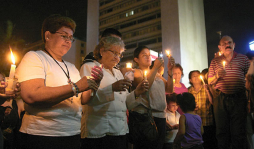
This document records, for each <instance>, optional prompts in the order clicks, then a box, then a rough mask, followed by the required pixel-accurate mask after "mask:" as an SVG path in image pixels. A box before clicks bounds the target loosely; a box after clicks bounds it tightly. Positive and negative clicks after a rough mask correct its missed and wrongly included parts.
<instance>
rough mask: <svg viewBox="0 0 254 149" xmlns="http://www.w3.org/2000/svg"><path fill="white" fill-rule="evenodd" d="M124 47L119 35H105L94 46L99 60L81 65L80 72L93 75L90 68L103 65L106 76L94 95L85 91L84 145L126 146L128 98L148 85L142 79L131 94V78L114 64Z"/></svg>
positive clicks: (108, 148)
mask: <svg viewBox="0 0 254 149" xmlns="http://www.w3.org/2000/svg"><path fill="white" fill-rule="evenodd" d="M123 51H124V43H123V41H122V40H121V39H120V38H118V37H112V36H108V37H104V38H102V39H101V40H100V42H99V44H98V45H97V46H96V48H95V50H94V58H95V59H96V61H93V62H88V63H85V64H84V65H82V67H81V70H80V73H81V76H91V73H90V72H91V68H92V67H94V66H95V65H97V66H99V65H102V66H103V68H102V70H103V78H102V80H101V83H100V86H99V89H98V90H97V92H94V93H93V95H91V91H86V93H87V99H86V100H82V104H86V105H84V107H83V115H82V120H81V138H82V139H81V148H82V149H87V148H93V149H102V148H103V149H112V148H114V149H125V148H126V146H127V140H126V133H128V125H127V116H126V110H127V107H126V100H129V99H135V96H136V97H138V96H139V95H140V94H142V93H143V92H145V91H146V90H147V89H148V82H147V81H143V82H142V83H140V84H139V85H138V87H137V89H136V90H135V91H133V92H131V93H130V94H129V93H128V91H127V90H128V89H129V87H130V86H131V81H130V80H128V79H125V78H124V77H123V75H122V73H121V72H120V70H118V69H117V68H115V66H116V65H117V64H118V63H119V61H120V58H121V57H122V52H123Z"/></svg>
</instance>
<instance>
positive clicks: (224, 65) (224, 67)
mask: <svg viewBox="0 0 254 149" xmlns="http://www.w3.org/2000/svg"><path fill="white" fill-rule="evenodd" d="M222 65H223V69H224V70H225V69H226V61H223V62H222Z"/></svg>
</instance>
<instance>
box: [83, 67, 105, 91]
mask: <svg viewBox="0 0 254 149" xmlns="http://www.w3.org/2000/svg"><path fill="white" fill-rule="evenodd" d="M100 67H101V69H102V68H103V65H102V64H100ZM86 77H87V79H94V77H92V76H86ZM93 92H94V91H93V90H91V96H93V95H94V93H93Z"/></svg>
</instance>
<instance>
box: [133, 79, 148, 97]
mask: <svg viewBox="0 0 254 149" xmlns="http://www.w3.org/2000/svg"><path fill="white" fill-rule="evenodd" d="M148 89H149V82H148V81H147V80H143V81H141V82H140V83H139V84H138V86H137V88H136V89H135V91H134V92H135V96H140V95H141V94H143V93H144V92H147V91H148Z"/></svg>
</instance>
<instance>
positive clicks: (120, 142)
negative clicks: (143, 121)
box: [81, 135, 127, 149]
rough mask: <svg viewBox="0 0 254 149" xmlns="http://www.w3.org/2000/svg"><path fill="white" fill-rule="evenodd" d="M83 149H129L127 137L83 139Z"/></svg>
mask: <svg viewBox="0 0 254 149" xmlns="http://www.w3.org/2000/svg"><path fill="white" fill-rule="evenodd" d="M81 149H127V137H126V135H122V136H105V137H102V138H85V139H81Z"/></svg>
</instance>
